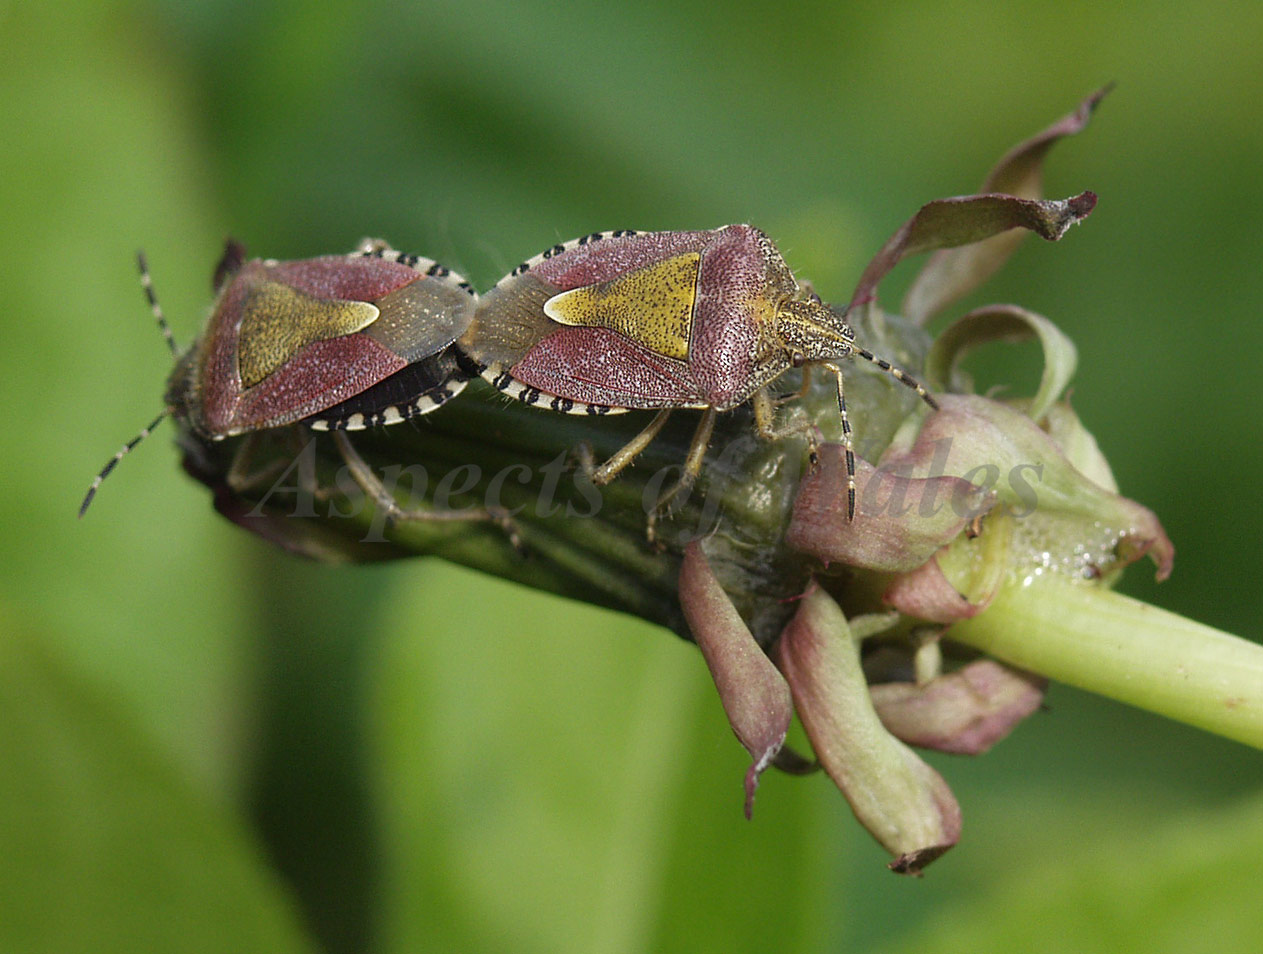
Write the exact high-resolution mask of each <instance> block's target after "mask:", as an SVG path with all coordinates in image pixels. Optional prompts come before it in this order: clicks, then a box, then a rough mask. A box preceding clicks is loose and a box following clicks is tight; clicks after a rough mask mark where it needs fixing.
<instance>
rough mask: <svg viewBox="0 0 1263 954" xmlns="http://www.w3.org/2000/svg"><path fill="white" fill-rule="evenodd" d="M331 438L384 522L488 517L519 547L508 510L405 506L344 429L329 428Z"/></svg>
mask: <svg viewBox="0 0 1263 954" xmlns="http://www.w3.org/2000/svg"><path fill="white" fill-rule="evenodd" d="M332 433H333V440H334V443H335V444H337V447H338V453H340V454H341V455H342V459H343V460H344V461H345V462H346V466H347V470H348V471H349V472H350V474H351V477H352V478H353V479H354V480H355V482H356V483H357V484H358V485H359V487H360V489H361V490H363V491H364V493H365V494H367V495H368V498H369V499H370V500H372V501H373V504H374V505H375V506H376V507H378V508H379V509H380V510H381V511H382V512H383V513H384V514H385V517H386V523H387V525H388V526H389V525H392V524H395V523H398V522H401V521H407V520H433V521H439V520H488V521H490V522H492V523H495V524H498V525H499V526H500V528H501V529H502V530H503V531H504V532H505V534H506V535H507V536H508V538H509V542H510V543H512V544H513V546H514V547H515V548H516V549H519V550H520V549H521V548H522V540H521V536H520V535H519V534H518V530H517V525H516V524H515V523H514V522H513V518H512V517H510V516H509V513H508V511H506V510H505V509H504V508H502V507H471V508H470V509H468V510H422V509H419V508H409V509H405V508H403V507H400V506H399V503H398V501H397V500H395V497H394V495H393V494H392V493H391V492H390V491H389V490H387V488H386V486H385V485H384V484H383V483H382V482H381V480H380V479H379V478H378V476H377V475H376V474H375V473H373V469H372V468H371V467H369V465H368V462H367V461H365V460H364V458H363V457H361V456H360V454H359V451H357V450H356V449H355V447H354V445H352V444H351V439H350V438H349V437H347V435H346V432H345V431H333V432H332Z"/></svg>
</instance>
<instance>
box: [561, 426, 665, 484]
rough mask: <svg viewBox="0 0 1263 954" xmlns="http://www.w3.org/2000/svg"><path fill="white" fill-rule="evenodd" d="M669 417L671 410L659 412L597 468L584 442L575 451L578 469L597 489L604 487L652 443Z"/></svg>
mask: <svg viewBox="0 0 1263 954" xmlns="http://www.w3.org/2000/svg"><path fill="white" fill-rule="evenodd" d="M670 416H671V408H666V409H664V410H661V411H659V412H658V413H657V414H655V415H654V417H653V420H652V421H650V422H649V423H648V424H647V425H645V428H644V429H643V430H642V431H641V432H640V433H639V434H637V435H636V436H635V437H633V438H632V439H631V440H629V441H628V442H627V443H626V444H624V445H623V446H622V447H620V448H619V449H618V450H616V451H615V452H614V453H613V454H612V455H611V456H610V459H609V460H607V461H606V462H605V463H604V464H601V465H600V466H599V467H598V466H597V465H596V461H594V460H593V459H592V446H591V445H590V444H588V443H586V442H585V443H583V444H580V445H579V447H578V448H576V450H575V453H576V454H577V456H578V458H579V467H580V469H582V470H583V472H584V473H585V474H587V475H588V479H589V480H591V481H592V483H593V484H595V485H596V486H598V487H603V486H605V485H606V484H608V483H609V482H610V481H611V480H613V479H614V478H615V477H617V476H618V475H619V474H621V473H622V472H623V471H624V470H625V469H626V468H627V466H628V465H629V464H630V463H631V462H632V461H633V460H635V459H636V458H637V457H638V456H639V455H640V454H641V452H642V451H644V449H645V448H646V447H648V446H649V445H650V444H651V443H653V439H654V438H655V437H657V436H658V434H659V432H661V430H662V428H663V426H664V425H665V424H666V423H667V418H669V417H670Z"/></svg>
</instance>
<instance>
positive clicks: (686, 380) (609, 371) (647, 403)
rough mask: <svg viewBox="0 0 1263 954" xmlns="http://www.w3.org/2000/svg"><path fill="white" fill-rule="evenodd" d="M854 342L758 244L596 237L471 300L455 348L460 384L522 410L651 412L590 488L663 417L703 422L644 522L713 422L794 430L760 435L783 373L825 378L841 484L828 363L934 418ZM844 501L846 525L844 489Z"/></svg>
mask: <svg viewBox="0 0 1263 954" xmlns="http://www.w3.org/2000/svg"><path fill="white" fill-rule="evenodd" d="M854 340H855V335H854V332H853V331H852V329H851V327H850V326H849V325H848V324H847V323H846V321H845V318H844V317H843V316H842V315H840V314H839V313H837V312H835V311H833V310H832V309H830V308H829V307H828V306H827V305H825V304H824V303H822V302H821V301H820V300H819V299H818V298H816V297H815V296H814V295H813V294H811V293H810V292H808V291H807V290H805V289H803V288H802V287H801V286H800V285H799V283H798V282H797V280H796V279H795V278H794V276H793V274H792V273H791V272H790V270H789V267H788V266H787V265H786V264H785V261H784V259H783V258H782V257H781V255H780V252H779V251H778V250H777V248H776V246H775V245H774V244H773V243H772V241H771V240H770V239H769V238H768V237H767V236H766V235H765V234H764V233H763V232H761V231H759V230H758V229H756V228H753V227H751V226H749V225H729V226H726V227H724V228H720V229H714V230H710V231H699V232H634V231H618V232H597V233H593V234H592V235H588V236H585V237H583V238H581V239H576V240H575V241H572V242H567V243H565V244H564V245H556V246H554V247H553V248H551V249H549V250H548V251H546V252H544V253H542V254H541V255H537V256H536V257H535V258H533V259H531V260H529V261H527V262H524V263H523V264H522V265H519V266H518V267H517V268H515V269H514V270H513V271H512V272H511V273H510V274H509V275H508V276H506V277H505V278H504V279H502V280H501V281H500V282H499V283H498V284H497V285H496V286H495V287H494V288H493V289H491V290H490V291H489V292H487V294H485V295H484V296H482V298H481V300H480V301H479V304H478V307H477V311H476V314H475V317H474V320H473V322H472V323H471V324H470V326H469V328H468V330H467V331H466V332H465V333H464V335H462V336H461V338H460V339H459V340H458V343H457V346H458V348H459V349H460V351H461V352H462V354H463V355H464V356H465V358H466V362H465V363H466V365H467V366H468V369H469V371H470V372H471V373H475V372H476V373H479V374H481V375H482V376H483V377H484V378H486V379H487V380H488V381H490V382H491V383H492V384H494V385H495V386H496V387H497V388H499V389H500V390H502V391H504V392H506V393H507V394H509V395H510V396H513V397H515V398H517V399H518V400H520V401H522V402H524V403H526V404H532V405H536V406H540V407H547V408H550V409H552V410H555V411H562V412H566V413H572V414H606V413H611V412H619V411H627V410H633V409H657V410H658V411H659V414H658V416H657V417H655V418H654V420H653V421H652V422H651V423H650V424H649V426H648V427H646V428H645V430H644V431H643V432H642V433H641V434H640V435H638V436H637V437H636V438H635V439H634V440H633V441H632V442H631V443H629V444H628V445H627V447H625V448H624V449H623V450H622V451H619V452H618V453H617V454H615V455H614V457H612V458H611V459H610V460H609V461H607V462H606V463H605V464H604V465H603V466H601V467H599V468H596V469H595V470H594V472H593V479H594V480H595V481H596V482H598V483H604V482H607V481H609V480H611V479H612V478H613V477H614V476H615V475H616V474H617V473H618V472H619V471H620V470H622V468H623V467H625V466H627V465H628V464H629V463H630V462H631V461H632V460H633V459H634V457H635V456H636V454H638V453H639V452H640V451H641V450H643V449H644V447H645V446H647V445H648V443H649V442H650V441H651V440H652V439H653V437H654V436H655V435H656V434H657V433H658V432H659V431H660V430H661V428H662V426H663V424H665V421H666V416H667V415H668V414H669V413H670V412H671V410H673V409H677V408H697V409H703V410H704V412H705V413H704V414H703V416H702V419H701V421H700V422H699V425H698V428H697V432H696V434H695V436H694V440H693V445H692V447H691V449H690V451H689V454H688V459H687V461H686V464H685V469H684V475H683V477H682V478H681V481H680V483H679V484H677V485H676V486H675V487H673V488H672V489H671V490H669V491H668V492H667V493H666V494H664V495H663V497H662V499H660V500H659V502H658V506H657V507H656V508H655V513H656V512H657V510H659V509H661V508H662V507H663V506H665V505H666V503H667V502H669V500H670V499H671V497H673V496H674V495H675V494H676V493H677V492H679V490H681V489H682V488H683V487H686V486H688V484H689V483H691V482H692V481H693V480H694V479H695V478H696V476H697V474H698V473H699V472H700V469H701V465H702V460H703V458H704V455H705V450H706V445H707V443H708V442H709V440H710V435H711V431H712V429H713V426H714V420H715V415H716V413H718V412H720V411H725V410H729V409H731V408H734V407H736V406H738V405H740V404H742V403H744V402H745V401H748V400H752V401H753V402H754V410H755V418H756V422H757V426H758V430H759V433H760V434H761V435H763V436H764V437H769V438H772V437H779V436H784V435H787V434H790V433H799V432H802V431H804V430H806V428H805V427H804V426H797V427H789V428H785V429H780V430H778V429H777V428H776V426H775V425H774V423H773V416H774V415H773V402H772V399H771V397H770V396H769V394H768V391H767V386H768V385H769V384H770V383H771V382H772V381H774V380H775V379H776V378H778V377H780V375H782V374H783V373H784V372H786V371H787V370H789V369H790V368H797V367H803V366H804V365H805V364H808V363H820V364H822V365H824V366H825V367H827V368H828V369H829V370H830V371H832V372H833V373H834V375H835V377H836V380H837V389H838V406H839V411H840V413H841V415H842V423H843V434H844V441H845V443H846V446H847V459H848V467H849V470H848V473H849V474H853V472H854V460H853V453H852V450H851V437H850V426H849V424H848V422H847V419H846V402H845V398H844V396H843V390H842V372H841V370H840V369H839V368H838V367H837V365H836V364H834V363H833V362H835V361H837V360H839V359H842V358H846V357H849V356H851V355H853V354H854V355H859V356H860V357H863V358H866V359H867V360H870V361H873V362H875V363H876V364H878V365H879V366H880V367H882V368H883V369H884V370H886V371H888V372H890V373H891V374H893V375H894V376H895V377H896V378H898V379H899V380H900V381H902V382H903V383H904V384H906V385H908V386H909V387H911V388H913V389H914V390H916V392H917V393H918V394H919V395H920V396H921V397H922V398H923V399H924V400H925V401H926V403H927V404H929V405H930V406H931V407H937V405H936V404H935V403H934V401H933V399H932V398H931V397H930V396H929V394H927V393H926V391H925V389H924V388H922V387H921V386H920V385H919V384H917V383H916V381H914V380H913V379H912V378H910V377H908V376H907V375H905V374H904V373H903V372H902V371H900V370H898V369H897V368H894V367H893V366H891V365H890V364H889V363H888V362H886V361H884V360H882V359H880V358H877V357H875V356H874V355H873V354H872V353H871V352H868V351H866V350H865V349H863V348H860V347H858V346H857V345H856V344H855V343H854ZM808 437H809V438H810V439H811V440H813V441H814V436H813V435H812V434H811V433H810V432H809V433H808ZM850 498H851V499H850V501H849V509H850V512H851V513H852V514H853V513H854V506H855V504H854V480H853V477H852V478H850ZM653 520H654V514H650V533H651V535H652V528H653Z"/></svg>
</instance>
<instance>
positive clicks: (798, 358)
mask: <svg viewBox="0 0 1263 954" xmlns="http://www.w3.org/2000/svg"><path fill="white" fill-rule="evenodd" d="M806 363H807V356H806V355H805V354H803V353H802V352H801V351H795V352H794V353H793V354H791V355H790V356H789V366H790V367H791V368H801V367H802V366H803V365H804V364H806Z"/></svg>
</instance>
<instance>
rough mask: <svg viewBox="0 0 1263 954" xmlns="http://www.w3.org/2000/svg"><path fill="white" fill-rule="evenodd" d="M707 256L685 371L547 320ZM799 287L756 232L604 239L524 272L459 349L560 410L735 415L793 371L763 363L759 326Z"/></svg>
mask: <svg viewBox="0 0 1263 954" xmlns="http://www.w3.org/2000/svg"><path fill="white" fill-rule="evenodd" d="M690 252H695V253H698V254H699V255H700V261H699V264H698V277H697V287H696V297H695V300H694V308H693V316H692V325H691V333H690V340H689V348H688V359H687V360H685V361H681V360H679V359H677V358H672V357H668V356H666V355H663V354H658V353H656V352H654V351H653V350H651V349H650V348H648V347H646V346H645V345H643V344H641V343H640V342H637V341H634V340H632V339H631V338H628V337H626V336H625V335H622V334H620V333H618V332H616V331H612V330H610V329H607V328H601V327H587V326H569V325H560V324H558V323H556V322H553V321H550V320H549V319H548V318H547V317H546V316H545V315H544V314H543V311H542V308H543V304H544V302H545V301H547V300H548V299H549V298H551V297H552V296H554V295H557V294H559V293H561V292H564V291H569V290H571V289H575V288H580V287H584V286H588V285H593V284H597V283H600V282H607V281H610V280H612V279H616V278H618V277H620V276H624V275H627V274H628V273H631V272H634V271H636V270H637V269H641V268H645V267H646V266H649V265H653V264H656V263H660V262H662V261H664V260H666V259H669V258H672V257H675V256H678V255H682V254H686V253H690ZM797 290H798V286H797V283H796V282H795V281H794V279H793V276H792V275H791V274H790V273H789V270H788V268H787V267H786V266H785V263H784V261H783V260H782V259H781V257H780V254H779V253H778V252H777V250H776V248H775V246H774V245H773V244H772V242H771V241H770V240H769V239H768V238H767V236H766V235H764V234H763V233H762V232H761V231H759V230H758V229H755V228H752V227H751V226H748V225H730V226H727V227H725V228H721V229H715V230H712V231H705V232H646V233H636V232H613V233H595V234H594V235H591V236H586V237H585V238H583V239H577V240H575V241H574V242H570V243H567V244H565V245H558V246H555V247H554V248H552V249H550V250H549V251H547V252H545V253H543V254H542V255H540V256H537V257H536V258H535V259H532V260H531V261H529V262H526V263H524V264H523V265H520V266H518V268H516V269H514V271H513V272H512V273H511V274H510V275H509V276H507V277H506V278H505V279H503V280H502V281H501V282H500V283H498V284H497V285H496V287H495V288H493V289H492V290H491V291H490V292H488V293H487V294H486V295H485V296H483V298H482V299H481V301H480V303H479V306H478V310H477V314H476V316H475V319H474V322H473V324H471V326H470V329H469V331H468V332H466V334H465V335H464V336H463V337H462V338H461V340H460V343H459V346H460V348H461V349H462V350H463V351H464V352H465V353H466V354H467V355H468V356H469V357H471V358H473V359H474V361H475V362H476V363H477V364H479V365H480V366H482V367H483V369H484V370H483V371H482V373H483V375H484V377H486V378H487V379H488V380H490V381H492V383H493V384H495V385H496V386H497V387H499V388H500V389H501V390H506V391H510V392H511V393H514V394H515V395H516V396H517V397H518V398H520V399H521V400H523V401H525V402H527V403H536V402H537V401H541V400H542V401H544V402H545V403H549V404H550V405H551V406H553V407H554V408H556V409H558V410H573V407H572V406H570V405H571V403H578V404H582V405H596V406H605V407H606V408H607V409H627V408H663V407H704V406H714V407H717V408H720V409H724V408H729V407H733V406H735V405H737V404H740V403H742V402H743V401H745V400H747V399H748V398H749V397H750V396H751V395H752V394H753V393H754V392H755V391H757V390H758V389H759V388H760V387H761V386H762V385H763V384H764V383H766V381H767V380H768V378H769V377H771V376H774V375H775V374H777V373H779V372H780V371H781V370H783V369H784V368H783V364H784V362H783V361H781V362H780V363H779V364H775V366H773V365H771V364H769V363H768V362H769V361H773V362H775V361H776V359H775V358H772V357H770V356H768V355H765V354H764V346H765V344H766V342H767V335H766V334H765V333H764V329H763V327H762V326H761V323H762V322H763V321H765V320H766V319H767V317H768V316H770V314H771V313H772V311H773V310H774V307H775V305H776V303H777V302H778V301H780V300H781V299H783V298H785V297H788V296H790V295H792V294H794V293H795V292H797Z"/></svg>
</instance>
